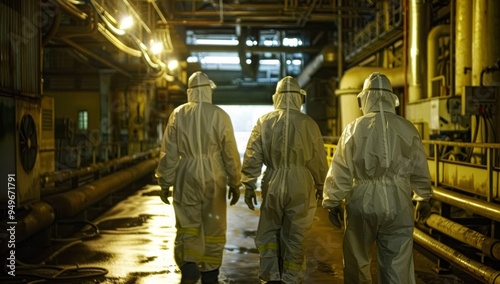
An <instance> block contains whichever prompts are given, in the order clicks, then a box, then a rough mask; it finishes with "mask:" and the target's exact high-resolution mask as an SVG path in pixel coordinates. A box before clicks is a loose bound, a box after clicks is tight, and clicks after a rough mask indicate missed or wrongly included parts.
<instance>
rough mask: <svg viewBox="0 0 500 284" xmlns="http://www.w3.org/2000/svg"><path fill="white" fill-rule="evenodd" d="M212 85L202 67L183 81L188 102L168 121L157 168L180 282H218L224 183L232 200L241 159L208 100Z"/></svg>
mask: <svg viewBox="0 0 500 284" xmlns="http://www.w3.org/2000/svg"><path fill="white" fill-rule="evenodd" d="M214 88H215V84H214V83H213V82H212V80H210V79H209V78H208V77H207V75H205V74H204V73H202V72H195V73H193V74H192V75H191V77H190V78H189V80H188V90H187V96H188V102H187V103H185V104H183V105H181V106H179V107H177V108H176V109H175V110H174V111H173V112H172V114H171V115H170V118H169V120H168V124H167V127H166V129H165V134H164V136H163V141H162V145H161V153H160V157H159V164H158V168H157V170H156V176H157V178H158V183H159V185H160V187H161V193H160V197H161V198H162V200H163V201H164V202H165V203H167V204H169V203H170V202H169V200H168V197H169V196H170V192H169V187H170V186H172V185H173V206H174V211H175V217H176V228H177V235H176V238H175V248H174V257H175V261H176V263H177V265H178V266H179V268H180V270H181V273H182V280H181V283H196V281H198V280H199V278H200V272H201V281H202V283H218V275H219V268H220V266H221V263H222V253H223V249H224V245H225V243H226V199H225V196H226V192H227V188H226V186H227V185H229V191H228V198H231V203H230V204H231V205H233V204H235V203H236V202H237V201H238V199H239V196H240V191H239V187H240V185H241V181H240V177H241V161H240V156H239V153H238V150H237V147H236V140H235V137H234V132H233V126H232V124H231V120H230V118H229V116H228V115H227V113H226V112H224V111H223V110H222V109H221V108H219V107H218V106H215V105H213V104H212V103H211V102H212V90H213V89H214Z"/></svg>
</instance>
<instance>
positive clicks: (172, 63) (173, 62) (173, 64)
mask: <svg viewBox="0 0 500 284" xmlns="http://www.w3.org/2000/svg"><path fill="white" fill-rule="evenodd" d="M178 66H179V61H177V60H170V61H169V62H168V69H169V70H174V69H176V68H177V67H178Z"/></svg>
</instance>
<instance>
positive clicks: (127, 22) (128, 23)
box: [120, 16, 134, 30]
mask: <svg viewBox="0 0 500 284" xmlns="http://www.w3.org/2000/svg"><path fill="white" fill-rule="evenodd" d="M133 25H134V19H133V18H132V16H126V17H123V18H122V20H121V22H120V30H126V29H129V28H130V27H132V26H133Z"/></svg>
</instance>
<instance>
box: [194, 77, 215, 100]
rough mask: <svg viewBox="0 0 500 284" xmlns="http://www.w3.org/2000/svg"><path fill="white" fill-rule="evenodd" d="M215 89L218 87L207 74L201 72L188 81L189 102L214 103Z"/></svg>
mask: <svg viewBox="0 0 500 284" xmlns="http://www.w3.org/2000/svg"><path fill="white" fill-rule="evenodd" d="M215 88H217V86H216V85H215V83H214V82H213V81H212V80H210V79H209V78H208V76H207V75H206V74H205V73H203V72H200V71H197V72H195V73H193V74H192V75H191V77H189V80H188V89H187V96H188V102H206V103H212V91H213V90H214V89H215Z"/></svg>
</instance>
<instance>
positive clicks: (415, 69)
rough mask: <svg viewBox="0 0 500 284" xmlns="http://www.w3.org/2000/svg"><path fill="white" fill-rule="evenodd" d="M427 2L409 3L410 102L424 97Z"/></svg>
mask: <svg viewBox="0 0 500 284" xmlns="http://www.w3.org/2000/svg"><path fill="white" fill-rule="evenodd" d="M426 2H427V1H424V0H410V5H409V14H410V17H409V24H408V29H409V31H410V32H409V35H408V49H409V50H408V56H409V61H408V71H407V72H408V74H407V75H408V83H409V85H408V102H410V103H412V102H415V101H418V100H420V99H422V97H423V95H422V90H425V80H424V78H425V77H426V76H425V66H424V64H425V60H424V58H425V56H426V52H425V44H426V35H427V29H426V25H425V19H426V10H427V9H426V7H427V6H426Z"/></svg>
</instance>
